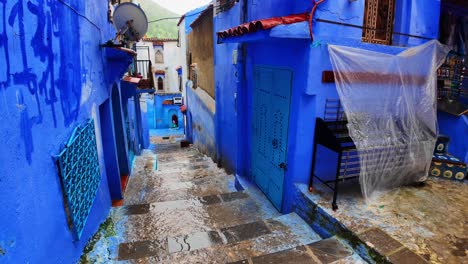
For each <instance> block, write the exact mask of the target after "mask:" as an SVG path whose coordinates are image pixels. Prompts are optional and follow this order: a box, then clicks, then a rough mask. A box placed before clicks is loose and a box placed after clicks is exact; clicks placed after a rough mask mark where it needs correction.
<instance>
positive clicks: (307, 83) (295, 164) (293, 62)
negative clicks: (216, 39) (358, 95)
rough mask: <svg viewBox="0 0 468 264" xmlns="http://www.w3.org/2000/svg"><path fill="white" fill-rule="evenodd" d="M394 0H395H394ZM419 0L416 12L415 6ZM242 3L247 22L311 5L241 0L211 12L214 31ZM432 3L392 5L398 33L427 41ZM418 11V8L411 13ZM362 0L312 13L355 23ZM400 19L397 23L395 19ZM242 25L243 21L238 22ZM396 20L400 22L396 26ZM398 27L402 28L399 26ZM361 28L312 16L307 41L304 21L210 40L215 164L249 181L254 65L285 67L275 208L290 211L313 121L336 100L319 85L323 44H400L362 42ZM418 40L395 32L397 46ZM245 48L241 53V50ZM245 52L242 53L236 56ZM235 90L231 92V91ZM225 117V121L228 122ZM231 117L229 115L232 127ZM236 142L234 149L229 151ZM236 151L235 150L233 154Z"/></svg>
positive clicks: (235, 20)
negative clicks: (283, 154) (280, 177)
mask: <svg viewBox="0 0 468 264" xmlns="http://www.w3.org/2000/svg"><path fill="white" fill-rule="evenodd" d="M400 2H401V1H400ZM423 2H424V4H425V8H424V9H417V7H418V6H420V5H421V4H422V3H423ZM243 3H248V6H247V14H248V15H247V21H252V20H256V19H262V18H270V17H275V16H284V15H289V14H294V13H304V12H306V11H310V10H311V7H312V6H311V4H310V1H306V0H301V1H294V2H293V3H291V2H290V1H284V0H274V1H270V2H268V4H262V3H261V1H259V0H254V1H241V2H240V3H238V4H236V5H235V6H234V7H233V8H232V9H230V10H229V11H227V12H223V13H220V14H218V15H216V16H215V19H214V24H215V30H216V31H220V30H224V29H228V28H231V27H233V26H236V25H239V24H241V22H240V21H239V20H241V19H242V12H243V10H242V4H243ZM439 7H440V2H439V1H437V0H431V1H421V0H412V1H405V6H402V5H399V6H398V7H397V13H398V14H397V18H398V17H400V18H401V21H402V22H400V21H397V22H396V25H397V27H398V30H397V29H396V31H400V32H403V33H408V34H415V35H418V36H424V37H428V38H436V37H437V35H438V17H439V15H438V13H439ZM421 10H427V11H424V12H425V13H424V14H422V15H420V16H416V14H419V13H420V12H421ZM363 15H364V2H363V1H355V2H349V1H348V0H338V1H325V2H324V3H323V4H321V5H320V6H319V8H318V9H317V12H316V14H315V17H316V18H322V19H328V20H333V21H338V22H343V23H349V24H354V25H360V26H362V23H363ZM403 21H404V23H403ZM243 22H244V21H243ZM400 25H401V26H400ZM403 25H404V26H405V27H403ZM361 37H362V30H361V29H353V28H350V27H344V26H340V25H332V24H327V23H322V22H316V21H314V40H315V41H314V42H313V43H312V42H311V41H310V39H309V32H308V23H306V22H304V23H299V24H297V25H289V26H279V27H277V28H274V29H273V30H270V31H263V32H257V33H253V34H249V35H246V36H244V37H234V38H232V40H231V41H230V40H227V41H226V43H222V44H215V64H216V67H215V82H216V85H217V87H216V88H217V91H216V96H217V97H216V98H217V103H216V113H217V114H216V115H217V119H216V120H217V131H218V132H217V142H216V144H217V145H218V154H219V155H220V160H221V161H222V163H223V164H228V166H233V165H232V164H234V166H235V171H236V173H237V174H239V175H241V176H245V177H247V178H251V172H250V167H251V135H250V134H251V128H250V127H251V125H250V124H251V118H252V100H251V98H252V90H253V89H252V88H253V76H252V73H253V67H254V65H267V66H272V67H278V68H284V69H290V70H292V71H293V88H292V90H293V92H292V99H291V108H290V112H291V114H290V122H289V139H288V142H289V144H288V170H287V172H286V175H285V182H284V186H285V188H284V202H283V210H282V211H283V212H289V211H290V210H291V207H292V204H293V201H294V183H307V182H308V180H309V175H310V167H311V158H312V143H313V134H314V128H315V118H316V117H323V115H324V107H325V100H326V99H327V98H328V99H337V98H338V94H337V92H336V88H335V85H334V84H323V83H322V82H321V77H322V71H324V70H332V67H331V64H330V59H329V54H328V49H327V45H328V44H339V45H345V46H352V47H358V48H363V49H369V50H374V51H380V52H384V53H390V54H396V53H399V52H401V51H402V50H403V49H404V48H402V47H397V46H385V45H374V44H368V43H362V41H361ZM422 41H423V40H421V39H418V38H408V37H406V38H401V37H395V39H394V42H395V43H396V44H398V45H400V46H413V45H416V44H420V43H421V42H422ZM243 48H245V53H243V52H241V50H242V49H243ZM236 49H237V50H239V52H238V53H239V57H238V64H237V65H233V63H232V52H233V50H236ZM243 54H245V55H243ZM233 94H235V95H236V96H233ZM230 120H231V122H229V121H230ZM233 120H237V122H236V123H235V125H237V129H233V128H234V125H233V124H232V123H233V122H232V121H233ZM233 141H234V142H236V145H237V146H238V148H236V150H232V149H229V146H232V143H231V142H233ZM236 152H237V153H236Z"/></svg>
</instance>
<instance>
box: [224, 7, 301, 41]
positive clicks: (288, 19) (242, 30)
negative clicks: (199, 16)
mask: <svg viewBox="0 0 468 264" xmlns="http://www.w3.org/2000/svg"><path fill="white" fill-rule="evenodd" d="M308 19H309V14H308V13H303V14H295V15H289V16H284V17H272V18H267V19H262V20H255V21H252V22H249V23H245V24H242V25H239V26H237V27H233V28H230V29H227V30H224V31H220V32H217V33H216V34H217V35H218V37H221V38H227V37H237V36H242V35H245V34H249V33H253V32H257V31H259V30H268V29H271V28H274V27H276V26H278V25H288V24H294V23H299V22H304V21H308Z"/></svg>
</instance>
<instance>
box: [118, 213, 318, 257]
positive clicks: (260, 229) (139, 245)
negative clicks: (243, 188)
mask: <svg viewBox="0 0 468 264" xmlns="http://www.w3.org/2000/svg"><path fill="white" fill-rule="evenodd" d="M319 240H320V237H319V236H318V235H317V234H316V233H315V232H314V231H313V230H312V229H311V228H310V227H309V226H308V225H307V224H306V223H305V222H304V221H303V220H302V219H301V218H300V217H299V216H298V215H296V214H295V213H291V214H288V215H283V216H279V217H275V218H271V219H268V220H259V221H255V222H250V223H246V224H241V225H236V226H229V227H224V228H221V229H215V230H209V231H204V232H196V233H192V234H188V235H181V236H175V237H168V238H167V239H163V240H158V241H154V240H153V241H150V240H146V241H144V242H142V241H138V242H131V243H123V244H120V246H119V256H118V258H119V260H128V259H139V261H138V262H139V263H145V261H146V262H148V263H152V262H153V263H154V262H162V263H200V262H202V263H227V262H232V261H239V260H244V259H247V258H251V257H256V256H261V255H265V254H271V253H275V252H279V251H283V250H287V249H291V248H295V247H297V246H300V245H306V244H310V243H313V242H316V241H319ZM141 249H144V250H143V251H145V253H143V252H142V250H141ZM143 260H144V261H143ZM142 261H143V262H142Z"/></svg>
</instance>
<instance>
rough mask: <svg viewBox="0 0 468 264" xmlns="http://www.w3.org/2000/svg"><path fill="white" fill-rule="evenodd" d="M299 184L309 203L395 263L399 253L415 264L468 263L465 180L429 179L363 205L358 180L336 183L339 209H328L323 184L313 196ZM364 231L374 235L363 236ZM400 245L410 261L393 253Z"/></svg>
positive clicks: (397, 261)
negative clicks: (338, 193)
mask: <svg viewBox="0 0 468 264" xmlns="http://www.w3.org/2000/svg"><path fill="white" fill-rule="evenodd" d="M298 186H299V190H300V192H301V193H302V194H304V196H305V197H307V199H310V200H311V201H312V202H313V203H314V204H316V205H318V206H319V207H320V209H322V210H324V212H326V213H327V214H328V215H330V216H331V217H333V218H334V219H336V220H337V221H339V222H340V223H342V224H343V225H344V226H345V227H346V228H347V229H349V230H350V231H351V232H353V233H355V234H360V236H361V237H362V239H363V240H364V241H368V242H369V243H368V244H370V245H371V247H372V248H374V249H376V250H377V251H379V252H382V253H383V254H388V255H386V256H388V257H389V258H390V259H391V260H393V261H394V262H395V263H405V261H403V260H402V258H400V257H399V256H400V255H401V254H403V255H404V256H408V258H409V259H418V260H417V261H418V263H419V261H421V259H422V260H424V261H427V262H430V263H440V264H451V263H453V264H458V263H468V260H467V259H468V246H466V245H467V244H468V243H467V242H468V228H466V226H467V221H466V219H468V206H466V204H468V196H467V195H466V194H467V193H468V184H467V183H466V182H465V183H463V182H455V181H447V180H443V179H437V178H429V180H427V181H426V183H425V185H423V186H406V187H402V188H400V189H396V190H393V191H390V192H387V193H385V194H383V195H381V196H378V197H376V198H373V199H372V200H369V201H368V202H367V203H366V202H365V201H364V200H363V199H362V195H361V193H360V188H359V183H358V182H353V181H350V182H348V183H340V190H341V191H340V195H339V197H338V206H339V209H338V210H337V211H333V210H332V209H331V195H332V194H331V192H329V191H328V190H327V189H326V188H325V187H323V186H322V185H320V184H316V185H315V191H314V192H313V193H309V192H308V190H307V186H306V185H298ZM368 230H373V231H371V233H366V231H368ZM376 230H380V231H376ZM368 232H369V231H368ZM382 232H383V233H385V234H386V235H382V234H381V233H382ZM379 234H380V235H379ZM400 244H401V245H403V246H404V247H406V248H407V249H408V250H410V251H413V252H414V253H416V254H415V255H416V256H414V255H411V257H409V255H410V253H409V252H408V250H406V249H404V248H403V249H400V250H397V248H398V246H399V245H400ZM396 253H398V254H396ZM394 254H395V255H394ZM418 255H419V256H418ZM415 261H416V260H415ZM415 263H416V262H415Z"/></svg>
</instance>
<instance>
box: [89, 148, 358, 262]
mask: <svg viewBox="0 0 468 264" xmlns="http://www.w3.org/2000/svg"><path fill="white" fill-rule="evenodd" d="M154 149H155V151H145V156H138V157H137V158H136V161H135V163H134V165H135V167H134V170H133V173H134V175H132V177H131V178H130V183H129V185H128V190H127V192H126V194H125V200H126V202H125V205H124V206H123V207H120V208H114V209H113V210H112V211H111V217H110V219H111V222H112V223H113V227H112V230H114V232H115V234H114V235H110V236H103V237H101V239H99V241H98V243H96V245H99V246H97V248H95V249H93V251H92V252H93V254H90V256H91V255H92V256H94V258H91V259H88V260H89V262H91V263H121V264H124V263H125V264H127V263H190V264H192V263H228V262H235V261H242V260H248V262H249V263H253V259H254V258H256V257H257V259H256V263H269V261H270V262H271V261H275V262H277V261H280V262H284V261H286V262H284V263H290V262H291V261H294V262H295V263H301V261H303V260H305V257H306V255H307V254H308V255H309V256H311V258H312V260H313V261H317V263H320V260H319V258H318V257H316V256H315V255H314V253H312V252H313V251H312V249H311V248H309V247H308V246H304V245H309V244H312V243H314V242H317V241H320V240H321V238H320V236H319V235H318V234H316V233H315V232H314V231H313V230H312V229H311V228H310V226H308V225H307V224H306V223H305V222H304V221H303V220H302V219H301V218H300V217H299V216H298V215H297V214H295V213H292V214H288V215H281V214H280V213H279V212H278V211H277V210H276V209H275V208H274V207H273V205H272V204H271V203H270V202H269V201H268V199H267V198H266V197H265V196H264V195H263V193H261V191H259V190H258V188H256V187H253V186H249V185H248V184H245V185H244V184H243V183H242V185H243V186H246V188H245V190H244V191H237V190H236V188H235V186H234V185H235V182H236V181H235V178H234V177H233V176H230V175H226V174H225V173H224V172H223V171H222V170H221V169H219V168H217V167H216V165H215V164H214V163H213V162H212V161H211V160H209V159H206V158H205V157H202V156H201V155H200V154H199V153H198V152H197V151H194V149H193V148H192V147H189V148H187V149H181V148H180V147H179V146H178V145H177V144H172V145H170V144H165V145H158V146H156V147H155V148H154ZM155 153H156V154H155ZM155 156H157V159H158V162H157V163H158V166H157V168H158V170H155V169H154V166H151V165H152V164H151V162H152V161H151V160H153V161H154V157H155ZM145 157H146V158H145ZM153 164H154V162H153ZM197 166H198V167H197ZM240 189H242V188H240ZM154 201H155V202H154ZM331 245H332V246H333V247H335V248H334V249H329V251H328V253H330V254H331V257H337V256H338V255H339V254H341V253H342V252H343V251H340V250H339V249H337V247H338V246H339V245H340V244H331ZM323 249H324V247H323ZM94 252H95V253H94ZM278 252H279V253H278ZM270 254H272V255H270ZM260 256H263V257H260ZM339 256H342V257H343V258H349V257H350V256H348V255H346V254H341V255H339ZM96 257H97V258H96ZM321 257H323V258H325V257H328V258H330V256H328V255H326V256H325V255H324V256H321ZM308 263H315V262H308ZM355 263H359V262H355Z"/></svg>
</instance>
